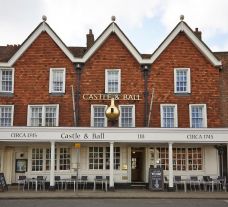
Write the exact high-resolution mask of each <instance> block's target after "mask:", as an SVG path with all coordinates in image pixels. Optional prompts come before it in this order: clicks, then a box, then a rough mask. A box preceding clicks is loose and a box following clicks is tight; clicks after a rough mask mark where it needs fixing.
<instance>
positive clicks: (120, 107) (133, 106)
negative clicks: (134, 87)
mask: <svg viewBox="0 0 228 207" xmlns="http://www.w3.org/2000/svg"><path fill="white" fill-rule="evenodd" d="M126 106H128V107H132V126H131V127H135V105H134V104H130V105H119V110H120V116H119V127H122V121H121V118H122V115H121V114H122V113H121V110H122V107H126Z"/></svg>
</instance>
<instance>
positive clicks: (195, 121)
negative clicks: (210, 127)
mask: <svg viewBox="0 0 228 207" xmlns="http://www.w3.org/2000/svg"><path fill="white" fill-rule="evenodd" d="M192 127H193V128H201V127H204V126H203V106H192Z"/></svg>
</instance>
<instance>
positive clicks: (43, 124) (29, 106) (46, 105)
mask: <svg viewBox="0 0 228 207" xmlns="http://www.w3.org/2000/svg"><path fill="white" fill-rule="evenodd" d="M49 106H55V107H56V126H59V104H45V105H28V115H27V126H31V114H32V113H31V107H42V126H45V108H46V107H49Z"/></svg>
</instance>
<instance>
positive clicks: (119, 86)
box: [105, 69, 121, 94]
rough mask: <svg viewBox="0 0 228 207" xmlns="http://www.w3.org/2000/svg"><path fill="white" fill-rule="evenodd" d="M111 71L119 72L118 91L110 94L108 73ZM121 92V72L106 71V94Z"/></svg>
mask: <svg viewBox="0 0 228 207" xmlns="http://www.w3.org/2000/svg"><path fill="white" fill-rule="evenodd" d="M109 71H118V91H116V92H109V91H108V73H109ZM120 92H121V70H120V69H106V70H105V93H113V94H115V93H120Z"/></svg>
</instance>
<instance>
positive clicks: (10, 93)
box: [0, 92, 14, 97]
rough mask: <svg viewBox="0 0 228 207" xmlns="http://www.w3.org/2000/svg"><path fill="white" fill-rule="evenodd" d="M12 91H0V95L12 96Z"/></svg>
mask: <svg viewBox="0 0 228 207" xmlns="http://www.w3.org/2000/svg"><path fill="white" fill-rule="evenodd" d="M13 96H14V93H12V92H0V97H13Z"/></svg>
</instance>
